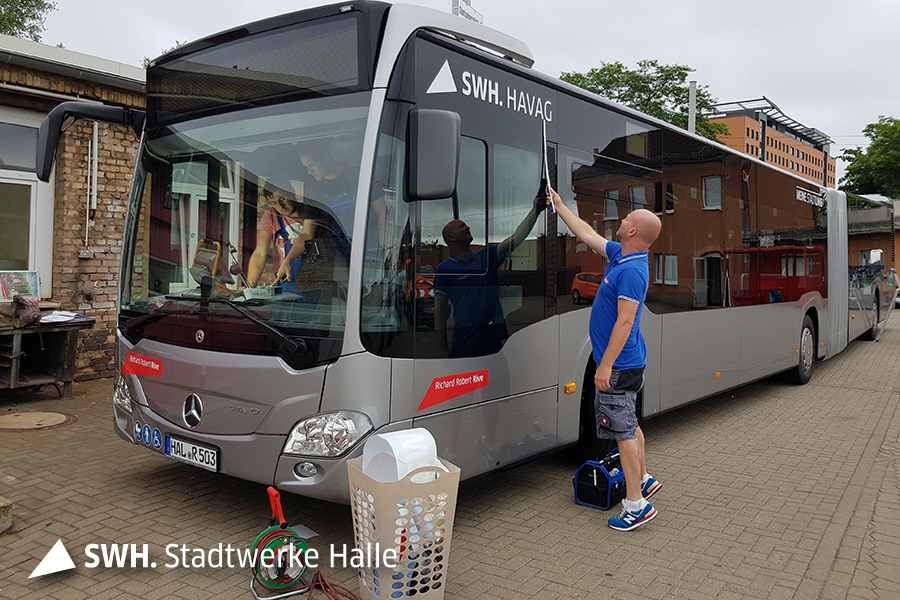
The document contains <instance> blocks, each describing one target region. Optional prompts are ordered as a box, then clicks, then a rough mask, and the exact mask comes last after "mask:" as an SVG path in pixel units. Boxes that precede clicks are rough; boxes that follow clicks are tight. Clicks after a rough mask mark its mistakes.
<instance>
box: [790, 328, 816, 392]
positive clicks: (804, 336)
mask: <svg viewBox="0 0 900 600" xmlns="http://www.w3.org/2000/svg"><path fill="white" fill-rule="evenodd" d="M815 366H816V330H815V329H814V328H813V322H812V318H810V316H809V315H806V316H805V317H803V326H802V327H801V328H800V358H799V360H798V361H797V366H796V367H794V368H793V369H791V370H790V371H788V374H789V378H790V379H791V381H793V382H794V383H799V384H800V385H803V384H805V383H808V382H809V380H810V378H812V373H813V369H814V368H815Z"/></svg>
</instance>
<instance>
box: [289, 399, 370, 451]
mask: <svg viewBox="0 0 900 600" xmlns="http://www.w3.org/2000/svg"><path fill="white" fill-rule="evenodd" d="M371 430H372V421H371V420H370V419H369V417H368V416H366V415H365V414H363V413H360V412H354V411H350V410H342V411H338V412H333V413H323V414H320V415H314V416H312V417H308V418H306V419H303V420H302V421H300V422H299V423H297V424H296V425H294V427H293V429H291V433H290V435H288V439H287V443H285V445H284V453H285V454H301V455H304V456H338V455H340V454H343V453H344V452H346V451H347V450H349V449H350V448H352V447H353V446H354V444H356V442H357V441H359V440H360V439H362V437H363V436H365V435H366V434H367V433H369V431H371Z"/></svg>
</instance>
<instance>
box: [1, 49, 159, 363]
mask: <svg viewBox="0 0 900 600" xmlns="http://www.w3.org/2000/svg"><path fill="white" fill-rule="evenodd" d="M0 81H3V82H6V83H10V84H12V85H15V86H21V87H27V88H33V89H36V90H42V91H49V92H55V93H58V94H65V95H70V96H78V97H80V98H85V99H90V100H100V101H103V102H104V103H107V104H113V105H119V106H129V107H134V108H143V107H144V104H145V98H144V95H143V94H140V93H136V92H131V91H127V90H122V89H117V88H115V87H113V86H104V85H101V84H97V83H94V82H90V81H85V80H79V79H71V78H67V77H65V76H61V75H55V74H49V73H42V72H38V71H28V70H25V69H22V68H18V67H15V66H10V65H0ZM61 101H62V100H54V99H48V98H46V97H41V96H39V95H29V94H27V93H25V94H18V93H8V92H4V93H2V94H0V104H3V105H6V106H14V107H17V108H24V109H29V110H36V111H40V112H49V111H50V110H51V109H52V108H53V107H55V106H56V105H57V104H58V103H59V102H61ZM92 138H93V122H92V121H89V120H79V121H76V122H75V124H74V125H72V126H71V127H69V129H68V130H66V132H65V133H64V135H63V137H62V140H61V142H60V145H59V148H58V150H57V155H56V179H55V187H54V215H53V239H52V240H51V241H50V242H49V243H52V244H53V273H52V276H53V287H52V290H53V292H52V294H53V295H52V300H55V301H57V302H59V303H60V304H61V308H62V309H63V310H71V311H75V312H79V313H82V314H85V315H89V316H92V317H94V318H95V319H96V324H95V325H94V328H93V329H90V330H83V331H82V332H81V333H80V335H79V342H78V358H77V362H76V368H77V370H76V379H77V380H78V381H85V380H89V379H98V378H101V377H111V376H113V375H114V374H115V373H116V366H115V358H114V357H115V353H114V351H115V326H116V323H115V319H116V302H117V297H118V279H119V262H120V259H121V253H122V235H123V230H124V224H125V209H126V206H127V203H128V192H129V188H130V185H131V177H132V174H133V171H134V164H135V159H136V157H137V149H138V139H137V137H136V136H135V135H134V133H132V132H131V130H129V129H128V128H126V127H124V126H120V125H110V124H108V123H99V138H98V139H99V143H98V176H97V209H96V211H95V213H94V215H93V220H92V222H91V223H90V224H88V223H86V220H87V216H88V215H87V210H88V204H87V203H88V199H87V185H88V176H89V161H88V148H89V143H90V142H91V140H92ZM86 228H87V245H85V229H86ZM38 243H48V242H45V241H43V240H38ZM82 251H86V252H87V253H88V255H89V256H90V257H89V258H79V253H80V252H82ZM45 276H46V275H45Z"/></svg>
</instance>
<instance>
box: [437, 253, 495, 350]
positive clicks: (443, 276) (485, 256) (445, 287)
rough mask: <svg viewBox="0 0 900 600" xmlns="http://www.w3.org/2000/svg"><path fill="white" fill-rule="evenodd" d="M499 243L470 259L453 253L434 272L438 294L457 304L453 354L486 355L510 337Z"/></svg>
mask: <svg viewBox="0 0 900 600" xmlns="http://www.w3.org/2000/svg"><path fill="white" fill-rule="evenodd" d="M499 268H500V259H499V255H498V246H497V245H496V244H495V245H493V246H490V247H489V248H484V249H482V250H480V251H478V252H474V253H473V254H472V255H471V256H469V259H468V260H463V259H461V258H459V257H457V256H453V255H450V258H448V259H447V260H445V261H444V262H442V263H441V264H439V265H438V267H437V269H435V273H434V293H435V294H441V295H444V296H447V297H448V298H449V299H450V304H451V305H452V306H453V337H452V340H451V342H450V353H451V354H452V355H453V356H484V355H486V354H493V353H494V352H497V351H499V350H500V348H502V347H503V341H504V340H505V339H506V338H507V337H508V332H507V329H506V320H505V319H504V318H503V307H502V306H501V305H500V294H499V291H498V286H499V280H498V279H497V269H499Z"/></svg>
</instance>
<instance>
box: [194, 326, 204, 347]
mask: <svg viewBox="0 0 900 600" xmlns="http://www.w3.org/2000/svg"><path fill="white" fill-rule="evenodd" d="M205 337H206V334H205V333H203V330H202V329H198V330H197V333H196V334H195V335H194V338H196V340H197V343H198V344H202V343H203V338H205Z"/></svg>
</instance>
